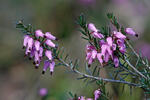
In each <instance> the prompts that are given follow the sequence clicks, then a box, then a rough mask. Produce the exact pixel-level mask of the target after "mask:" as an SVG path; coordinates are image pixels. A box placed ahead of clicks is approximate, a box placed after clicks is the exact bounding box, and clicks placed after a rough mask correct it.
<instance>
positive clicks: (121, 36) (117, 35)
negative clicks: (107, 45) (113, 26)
mask: <svg viewBox="0 0 150 100" xmlns="http://www.w3.org/2000/svg"><path fill="white" fill-rule="evenodd" d="M113 34H114V36H115V37H116V38H118V39H126V36H125V35H123V34H122V33H121V32H116V31H114V33H113Z"/></svg>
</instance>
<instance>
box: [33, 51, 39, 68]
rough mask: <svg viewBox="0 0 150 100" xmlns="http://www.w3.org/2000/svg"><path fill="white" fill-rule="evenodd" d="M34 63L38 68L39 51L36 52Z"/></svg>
mask: <svg viewBox="0 0 150 100" xmlns="http://www.w3.org/2000/svg"><path fill="white" fill-rule="evenodd" d="M34 62H35V64H36V67H38V66H39V64H40V58H39V54H38V52H37V51H35V55H34Z"/></svg>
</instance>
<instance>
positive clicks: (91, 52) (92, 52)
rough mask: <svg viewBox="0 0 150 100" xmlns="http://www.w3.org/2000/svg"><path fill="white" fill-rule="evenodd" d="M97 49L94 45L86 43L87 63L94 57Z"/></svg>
mask: <svg viewBox="0 0 150 100" xmlns="http://www.w3.org/2000/svg"><path fill="white" fill-rule="evenodd" d="M96 56H97V51H96V49H95V47H94V46H92V45H87V46H86V60H88V64H89V65H91V64H92V62H93V61H94V59H96Z"/></svg>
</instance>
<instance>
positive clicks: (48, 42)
mask: <svg viewBox="0 0 150 100" xmlns="http://www.w3.org/2000/svg"><path fill="white" fill-rule="evenodd" d="M45 44H47V45H48V46H50V47H56V45H55V44H54V43H53V42H52V41H51V40H46V41H45Z"/></svg>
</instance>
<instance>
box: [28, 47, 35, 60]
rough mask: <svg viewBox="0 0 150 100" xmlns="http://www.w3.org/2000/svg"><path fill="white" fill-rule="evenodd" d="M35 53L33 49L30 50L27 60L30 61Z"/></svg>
mask: <svg viewBox="0 0 150 100" xmlns="http://www.w3.org/2000/svg"><path fill="white" fill-rule="evenodd" d="M35 51H36V49H35V48H34V47H33V48H32V50H31V52H30V56H29V59H32V58H33V57H34V55H35Z"/></svg>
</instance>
